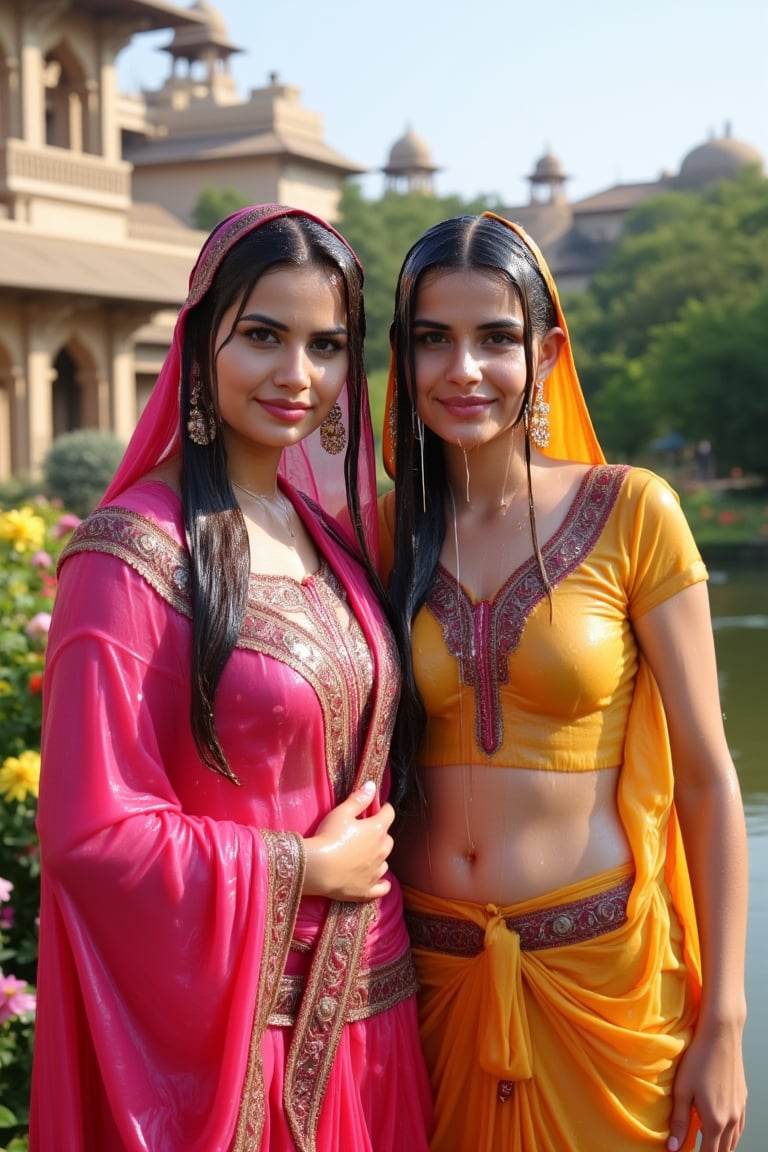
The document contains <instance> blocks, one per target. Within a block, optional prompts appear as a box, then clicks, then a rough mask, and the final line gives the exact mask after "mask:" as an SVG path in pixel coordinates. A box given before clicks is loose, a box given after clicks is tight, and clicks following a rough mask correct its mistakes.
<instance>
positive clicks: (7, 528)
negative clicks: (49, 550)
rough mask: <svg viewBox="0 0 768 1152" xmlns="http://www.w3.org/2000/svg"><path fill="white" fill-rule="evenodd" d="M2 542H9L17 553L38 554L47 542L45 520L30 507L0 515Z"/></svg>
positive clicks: (0, 536)
mask: <svg viewBox="0 0 768 1152" xmlns="http://www.w3.org/2000/svg"><path fill="white" fill-rule="evenodd" d="M0 540H8V541H9V543H11V544H12V545H13V548H14V551H16V552H37V551H39V549H40V548H42V546H43V541H44V540H45V520H43V518H42V516H36V515H35V512H34V510H33V509H32V508H30V507H29V505H26V506H25V507H24V508H11V510H10V512H3V513H2V514H0Z"/></svg>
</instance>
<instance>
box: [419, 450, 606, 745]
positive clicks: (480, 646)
mask: <svg viewBox="0 0 768 1152" xmlns="http://www.w3.org/2000/svg"><path fill="white" fill-rule="evenodd" d="M628 471H629V469H628V467H627V466H625V465H616V466H608V465H606V466H595V467H593V468H591V469H590V470H589V471H588V472H587V474H586V475H585V476H584V479H583V480H582V482H581V485H580V487H579V491H578V492H577V494H576V497H575V499H574V501H573V503H572V505H571V507H570V509H569V511H568V515H567V516H566V518H565V520H564V521H563V523H562V525H561V526H560V528H559V529H558V530H557V532H556V533H555V534H554V536H553V537H552V539H551V540H549V541H548V542H547V544H545V546H544V547H543V548H542V550H541V551H542V556H543V558H544V563H545V565H546V569H547V574H548V576H549V579H550V583H551V584H552V586H553V587H554V586H555V585H557V584H559V583H561V582H562V581H563V580H565V578H566V577H567V576H569V575H570V574H571V573H572V572H574V571H575V570H576V569H577V568H578V567H579V565H580V564H582V563H583V562H584V560H585V559H586V557H587V556H588V555H589V553H590V552H591V550H592V549H593V548H594V546H595V544H596V543H597V540H598V539H599V537H600V535H601V533H602V531H603V529H604V528H605V525H606V522H607V520H608V517H609V516H610V514H611V512H612V510H613V508H614V505H615V503H616V499H617V497H618V495H619V491H620V490H621V486H622V484H623V482H624V477H625V476H626V474H627V472H628ZM545 595H546V589H545V587H544V583H543V581H542V578H541V573H540V571H539V565H538V562H537V560H536V557H535V556H532V557H531V558H530V559H529V560H528V561H526V563H525V564H523V565H522V566H521V567H520V568H518V569H517V570H516V571H515V572H513V573H512V575H511V576H510V577H509V579H508V580H507V581H506V582H505V583H504V584H503V585H502V587H501V588H500V589H499V591H498V592H497V593H496V595H495V596H494V597H493V599H492V600H480V601H477V602H476V601H473V600H472V599H471V598H470V597H469V595H468V594H467V592H466V590H465V589H464V588H463V587H462V586H461V585H460V584H458V583H457V581H456V579H455V577H454V576H452V575H451V574H450V573H449V572H448V571H446V569H445V568H443V567H442V565H438V567H437V570H436V574H435V581H434V584H433V586H432V588H431V590H430V593H429V596H428V598H427V608H428V609H429V611H430V612H431V613H432V615H433V616H434V617H435V619H436V620H437V622H438V624H439V625H440V628H441V631H442V633H443V637H444V639H445V643H446V646H447V648H448V651H449V652H450V653H451V655H452V656H453V657H454V658H455V659H456V660H458V662H459V670H460V673H461V680H462V683H463V684H464V685H466V686H467V687H469V688H473V689H474V690H475V739H476V740H477V743H478V745H479V746H480V748H482V750H483V751H484V752H485V753H486V754H487V755H489V756H491V755H493V754H494V752H497V751H498V749H499V748H500V746H501V743H502V741H503V739H504V716H503V712H502V708H501V703H500V692H499V688H500V685H502V684H506V683H507V682H508V679H509V657H510V655H511V653H513V652H514V651H515V649H516V648H517V646H518V644H519V643H520V637H521V636H522V633H523V628H524V627H525V623H526V620H527V619H528V617H529V616H530V615H531V613H532V612H533V610H534V609H535V608H536V606H537V605H538V604H539V603H540V602H541V601H542V600H543V599H544V597H545Z"/></svg>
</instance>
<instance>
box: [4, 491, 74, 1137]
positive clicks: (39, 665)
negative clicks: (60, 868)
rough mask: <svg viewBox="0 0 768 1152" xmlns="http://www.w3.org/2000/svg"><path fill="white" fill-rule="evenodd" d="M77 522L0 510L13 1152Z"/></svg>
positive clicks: (7, 1032) (39, 508) (8, 1119)
mask: <svg viewBox="0 0 768 1152" xmlns="http://www.w3.org/2000/svg"><path fill="white" fill-rule="evenodd" d="M77 523H78V518H77V516H74V515H71V514H69V513H62V511H61V508H58V507H56V506H55V505H54V504H51V503H48V502H47V501H45V500H43V499H42V498H37V500H36V501H34V502H31V503H29V504H26V505H24V506H22V507H20V508H13V509H10V510H8V511H6V512H0V1133H3V1134H5V1135H7V1137H8V1140H9V1142H8V1143H7V1144H6V1145H5V1148H6V1150H7V1152H23V1150H24V1149H25V1148H26V1147H27V1138H26V1129H27V1124H28V1119H29V1090H30V1079H31V1071H32V1042H33V1028H34V1010H35V979H36V968H37V920H38V913H39V906H40V881H39V876H40V859H39V852H38V843H37V836H36V832H35V816H36V811H37V805H36V800H37V791H38V782H39V776H40V723H41V716H42V696H41V693H42V686H43V665H44V661H45V645H46V641H47V637H48V627H49V625H50V621H51V608H52V605H53V597H54V593H55V590H56V561H57V559H58V556H59V554H60V552H61V550H62V548H63V546H64V544H65V543H66V540H67V538H68V537H69V535H70V533H71V531H72V529H73V528H74V527H75V525H76V524H77ZM1 1139H3V1136H2V1135H0V1140H1Z"/></svg>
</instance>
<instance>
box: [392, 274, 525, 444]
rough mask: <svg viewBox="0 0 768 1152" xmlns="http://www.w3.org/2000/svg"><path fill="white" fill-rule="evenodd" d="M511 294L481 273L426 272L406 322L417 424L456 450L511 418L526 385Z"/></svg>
mask: <svg viewBox="0 0 768 1152" xmlns="http://www.w3.org/2000/svg"><path fill="white" fill-rule="evenodd" d="M523 330H524V329H523V313H522V308H521V305H520V300H519V298H518V296H517V293H516V292H515V290H514V289H513V288H512V286H511V285H510V284H509V282H508V281H507V280H505V279H504V278H503V277H502V276H501V275H492V274H489V273H487V272H486V271H474V270H467V271H455V272H454V271H444V272H443V271H437V272H432V273H428V274H427V275H426V276H425V277H424V279H423V281H422V283H421V284H420V286H419V289H418V292H417V294H416V307H415V313H414V322H413V340H414V346H415V370H416V381H415V382H416V407H417V412H418V415H419V416H420V417H421V419H422V421H423V422H424V424H425V425H426V426H427V427H428V428H430V429H431V430H432V431H433V432H434V433H435V434H436V435H437V436H439V437H440V438H441V439H442V440H444V441H446V442H447V443H449V444H458V445H460V446H461V447H463V448H470V447H476V446H479V445H480V444H482V443H486V442H488V441H490V440H493V439H495V438H496V437H497V436H499V435H500V434H501V433H503V432H504V431H505V430H509V429H511V428H512V427H513V426H514V425H515V423H516V422H517V420H518V418H519V416H520V412H521V408H522V405H523V400H524V397H525V388H526V368H525V349H524V345H523Z"/></svg>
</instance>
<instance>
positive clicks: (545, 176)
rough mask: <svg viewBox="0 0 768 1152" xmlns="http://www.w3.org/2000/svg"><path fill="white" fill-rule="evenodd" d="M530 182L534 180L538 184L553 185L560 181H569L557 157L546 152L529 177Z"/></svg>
mask: <svg viewBox="0 0 768 1152" xmlns="http://www.w3.org/2000/svg"><path fill="white" fill-rule="evenodd" d="M528 179H529V180H534V181H535V182H536V183H537V184H542V183H551V182H553V181H558V180H567V179H568V177H567V176H566V174H565V172H564V171H563V166H562V164H561V163H560V161H559V159H558V158H557V156H555V155H554V154H553V153H552V152H546V153H545V154H544V155H543V156H542V157H541V159H540V160H537V161H536V164H535V166H534V169H533V172H532V173H531V175H530V176H529V177H528Z"/></svg>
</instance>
